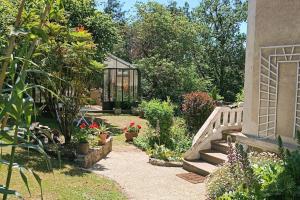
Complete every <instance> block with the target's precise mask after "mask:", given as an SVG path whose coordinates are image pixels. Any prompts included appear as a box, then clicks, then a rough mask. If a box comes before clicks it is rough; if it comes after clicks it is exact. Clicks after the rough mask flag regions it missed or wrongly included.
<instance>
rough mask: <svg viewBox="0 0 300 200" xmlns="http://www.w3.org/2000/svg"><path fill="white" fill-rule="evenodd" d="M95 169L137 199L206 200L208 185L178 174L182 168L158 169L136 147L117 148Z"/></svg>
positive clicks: (94, 168)
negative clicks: (206, 186)
mask: <svg viewBox="0 0 300 200" xmlns="http://www.w3.org/2000/svg"><path fill="white" fill-rule="evenodd" d="M92 170H93V171H94V172H95V173H97V174H100V175H103V176H106V177H109V178H111V179H113V180H115V181H116V182H118V183H119V184H120V186H121V187H122V189H123V190H124V192H125V193H126V194H127V196H128V198H129V199H134V200H194V199H195V200H196V199H197V200H202V199H203V200H205V184H204V183H199V184H192V183H189V182H187V181H185V180H183V179H181V178H179V177H177V176H176V174H180V173H186V171H185V170H183V169H182V168H169V167H158V166H153V165H151V164H149V163H148V156H147V155H146V154H145V153H144V152H142V151H140V150H138V149H137V148H135V147H134V146H126V147H124V148H122V147H117V148H114V150H113V151H112V152H111V153H110V154H109V155H108V157H107V158H106V159H102V160H101V161H99V162H98V163H97V164H96V165H95V166H94V167H93V168H92Z"/></svg>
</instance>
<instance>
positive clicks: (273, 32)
mask: <svg viewBox="0 0 300 200" xmlns="http://www.w3.org/2000/svg"><path fill="white" fill-rule="evenodd" d="M248 9H249V10H248V35H247V51H246V68H245V74H246V77H245V104H244V124H243V132H244V133H246V134H253V135H257V132H258V110H259V63H260V47H264V46H276V45H292V44H300V12H299V10H300V0H249V7H248Z"/></svg>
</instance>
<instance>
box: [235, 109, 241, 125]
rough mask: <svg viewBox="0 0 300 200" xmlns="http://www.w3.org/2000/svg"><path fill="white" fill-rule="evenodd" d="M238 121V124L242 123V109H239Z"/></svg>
mask: <svg viewBox="0 0 300 200" xmlns="http://www.w3.org/2000/svg"><path fill="white" fill-rule="evenodd" d="M236 123H237V125H240V124H241V123H242V111H241V110H237V117H236Z"/></svg>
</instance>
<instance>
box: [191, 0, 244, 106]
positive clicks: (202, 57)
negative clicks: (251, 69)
mask: <svg viewBox="0 0 300 200" xmlns="http://www.w3.org/2000/svg"><path fill="white" fill-rule="evenodd" d="M247 4H248V2H247V1H241V0H237V1H235V0H234V1H233V0H227V1H220V0H203V1H201V3H200V5H199V6H198V7H196V8H195V10H194V12H193V14H192V21H193V22H195V23H196V24H199V25H201V26H202V30H203V31H202V32H200V37H201V44H202V45H203V47H202V48H203V49H205V51H197V52H196V53H195V57H194V59H196V60H199V61H200V62H198V63H197V68H198V71H199V72H201V73H204V74H205V76H206V77H210V78H211V79H212V82H213V85H214V86H216V87H217V88H218V89H219V90H220V95H221V96H223V97H224V98H225V100H226V101H234V100H235V94H236V93H238V92H239V91H240V90H241V88H242V86H243V76H244V75H243V74H244V62H245V40H246V35H245V34H244V33H241V31H240V26H241V23H242V22H245V21H246V19H247Z"/></svg>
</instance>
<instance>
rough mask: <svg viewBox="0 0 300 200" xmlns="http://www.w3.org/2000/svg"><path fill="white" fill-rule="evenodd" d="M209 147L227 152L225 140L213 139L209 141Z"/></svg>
mask: <svg viewBox="0 0 300 200" xmlns="http://www.w3.org/2000/svg"><path fill="white" fill-rule="evenodd" d="M233 145H234V144H233ZM211 149H213V150H216V151H219V152H221V153H224V154H228V150H229V145H228V143H227V141H226V140H213V141H211Z"/></svg>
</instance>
